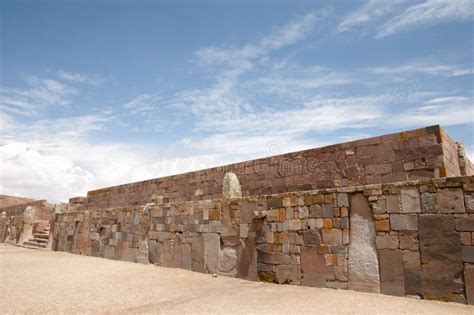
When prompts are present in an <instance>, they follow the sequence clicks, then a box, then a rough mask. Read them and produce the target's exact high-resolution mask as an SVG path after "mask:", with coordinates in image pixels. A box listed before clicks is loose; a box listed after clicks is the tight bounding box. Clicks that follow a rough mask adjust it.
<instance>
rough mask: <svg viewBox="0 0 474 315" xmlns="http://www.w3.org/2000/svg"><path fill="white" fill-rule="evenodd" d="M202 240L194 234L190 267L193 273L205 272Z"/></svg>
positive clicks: (200, 236)
mask: <svg viewBox="0 0 474 315" xmlns="http://www.w3.org/2000/svg"><path fill="white" fill-rule="evenodd" d="M204 253H205V249H204V238H203V237H202V235H199V234H196V235H195V236H194V237H193V240H192V244H191V267H192V270H193V271H198V272H205V265H204Z"/></svg>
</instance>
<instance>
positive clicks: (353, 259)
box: [348, 193, 380, 293]
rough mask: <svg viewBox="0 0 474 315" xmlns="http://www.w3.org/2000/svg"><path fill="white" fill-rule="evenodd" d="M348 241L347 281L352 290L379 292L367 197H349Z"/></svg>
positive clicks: (370, 212)
mask: <svg viewBox="0 0 474 315" xmlns="http://www.w3.org/2000/svg"><path fill="white" fill-rule="evenodd" d="M349 239H350V243H349V266H348V269H349V270H348V272H349V283H348V288H349V289H350V290H354V291H364V292H375V293H379V292H380V279H379V262H378V258H377V250H376V247H375V224H374V221H373V218H372V210H371V208H370V205H369V202H368V200H367V198H366V197H365V196H364V195H363V194H361V193H358V194H355V195H353V196H352V198H351V208H350V237H349Z"/></svg>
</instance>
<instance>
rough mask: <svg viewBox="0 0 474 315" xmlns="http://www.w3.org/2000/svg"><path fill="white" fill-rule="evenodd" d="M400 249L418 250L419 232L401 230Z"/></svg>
mask: <svg viewBox="0 0 474 315" xmlns="http://www.w3.org/2000/svg"><path fill="white" fill-rule="evenodd" d="M398 238H399V240H400V249H409V250H416V251H417V250H418V249H419V246H418V232H416V231H400V233H399V237H398Z"/></svg>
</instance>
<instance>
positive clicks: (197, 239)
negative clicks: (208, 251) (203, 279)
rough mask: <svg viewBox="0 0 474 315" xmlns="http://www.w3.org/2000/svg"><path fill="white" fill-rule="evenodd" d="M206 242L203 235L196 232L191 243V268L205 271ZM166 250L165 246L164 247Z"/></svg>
mask: <svg viewBox="0 0 474 315" xmlns="http://www.w3.org/2000/svg"><path fill="white" fill-rule="evenodd" d="M204 246H205V242H204V237H203V236H202V235H199V234H196V235H195V236H194V237H193V239H192V243H191V256H192V258H191V268H192V270H193V271H198V272H205V270H206V268H205V264H204V257H205V249H204ZM163 250H164V248H163Z"/></svg>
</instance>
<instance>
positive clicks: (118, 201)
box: [86, 126, 460, 209]
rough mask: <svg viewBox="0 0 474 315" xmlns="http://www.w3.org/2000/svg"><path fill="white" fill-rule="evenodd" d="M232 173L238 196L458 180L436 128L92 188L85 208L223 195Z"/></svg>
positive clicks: (453, 152)
mask: <svg viewBox="0 0 474 315" xmlns="http://www.w3.org/2000/svg"><path fill="white" fill-rule="evenodd" d="M228 171H232V172H234V173H235V174H236V175H237V177H238V178H239V180H240V183H241V185H242V195H243V196H255V195H263V194H275V193H284V192H293V191H303V190H312V189H324V188H330V187H344V186H353V185H366V184H373V183H389V182H397V181H407V180H413V179H421V178H437V177H445V176H459V175H460V171H459V163H458V157H457V146H456V144H455V143H454V142H453V141H452V140H451V139H450V138H449V137H448V136H447V135H446V134H445V133H444V132H443V129H442V128H441V127H439V126H432V127H427V128H422V129H416V130H411V131H405V132H400V133H394V134H389V135H384V136H379V137H373V138H369V139H364V140H357V141H352V142H347V143H341V144H337V145H331V146H327V147H323V148H316V149H310V150H305V151H300V152H294V153H288V154H283V155H278V156H273V157H268V158H263V159H257V160H252V161H246V162H242V163H236V164H232V165H227V166H222V167H216V168H211V169H206V170H201V171H196V172H191V173H186V174H180V175H175V176H168V177H162V178H157V179H152V180H148V181H143V182H137V183H132V184H126V185H120V186H115V187H109V188H104V189H99V190H93V191H90V192H89V193H88V196H87V197H88V198H87V203H86V208H96V209H97V208H110V207H124V206H134V205H141V204H145V203H147V202H150V201H151V200H152V199H153V196H155V195H156V196H163V197H165V198H167V200H169V201H170V202H176V201H187V200H205V199H215V198H221V197H222V181H223V177H224V174H225V173H226V172H228Z"/></svg>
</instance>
